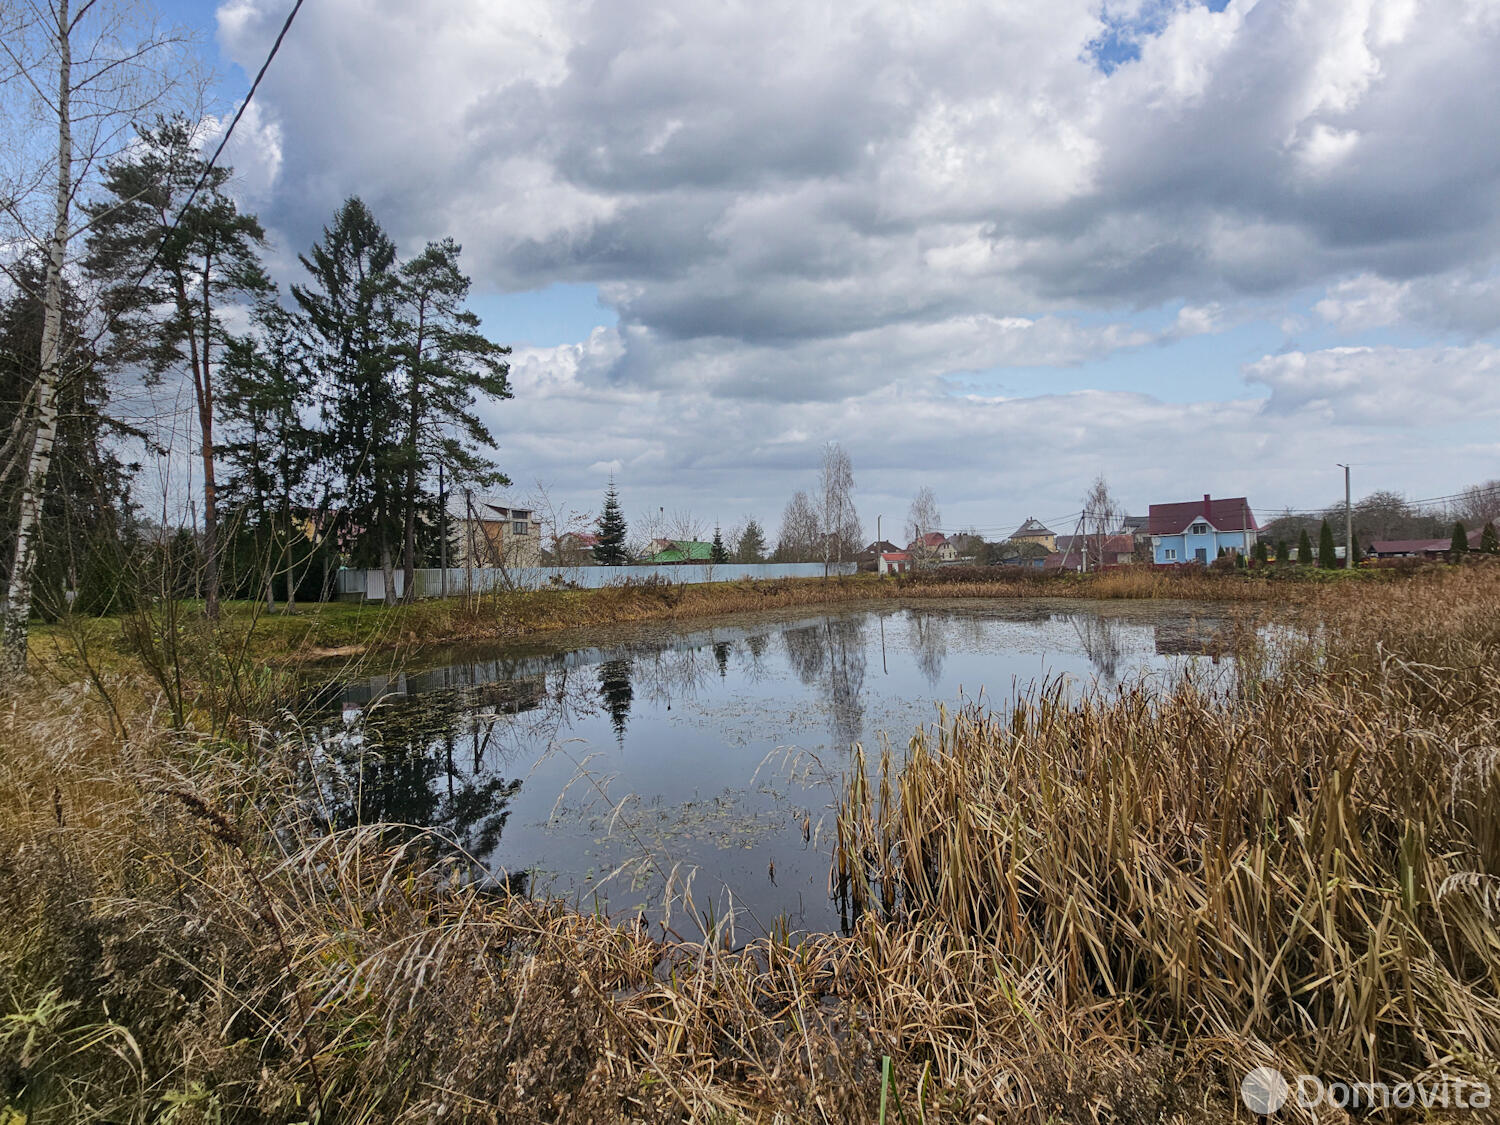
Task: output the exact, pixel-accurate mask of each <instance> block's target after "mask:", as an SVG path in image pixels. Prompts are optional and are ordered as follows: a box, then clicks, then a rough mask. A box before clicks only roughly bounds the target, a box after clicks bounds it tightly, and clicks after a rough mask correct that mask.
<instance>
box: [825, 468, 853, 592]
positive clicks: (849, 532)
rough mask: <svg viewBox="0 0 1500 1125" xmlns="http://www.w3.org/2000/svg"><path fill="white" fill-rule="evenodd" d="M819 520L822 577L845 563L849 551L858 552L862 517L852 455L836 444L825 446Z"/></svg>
mask: <svg viewBox="0 0 1500 1125" xmlns="http://www.w3.org/2000/svg"><path fill="white" fill-rule="evenodd" d="M818 485H819V491H820V493H821V495H820V497H819V500H820V504H819V509H818V518H819V520H820V522H821V523H822V528H821V533H822V534H821V538H822V540H823V577H825V578H826V577H828V569H829V566H830V564H831V563H833V562H839V563H842V562H843V561H844V553H845V552H846V551H849V552H853V551H856V550H858V549H859V548H858V540H859V538H860V527H859V515H858V514H857V513H856V512H855V510H854V466H853V464H852V463H851V462H850V460H849V454H848V452H846V451H845V449H844V447H843V446H842V445H840V444H839V443H838V442H836V441H830V442H829V443H828V444H826V445H825V446H823V465H822V469H821V471H820V472H819V475H818Z"/></svg>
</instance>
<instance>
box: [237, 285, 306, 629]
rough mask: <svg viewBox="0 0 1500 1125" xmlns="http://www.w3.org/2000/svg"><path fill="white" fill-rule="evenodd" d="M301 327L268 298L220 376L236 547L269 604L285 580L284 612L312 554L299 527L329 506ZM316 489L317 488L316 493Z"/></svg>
mask: <svg viewBox="0 0 1500 1125" xmlns="http://www.w3.org/2000/svg"><path fill="white" fill-rule="evenodd" d="M304 327H305V326H304V325H303V323H302V322H301V320H300V318H299V317H297V316H296V315H295V314H294V313H291V312H289V311H287V310H286V309H284V308H282V307H281V306H280V305H279V304H277V303H276V301H275V300H274V299H273V298H272V297H271V296H269V295H268V296H267V297H266V298H265V299H263V300H262V301H260V302H259V303H258V304H257V306H256V308H255V311H254V313H253V314H252V329H251V332H250V334H248V335H245V336H241V337H238V338H236V339H233V340H231V341H230V343H229V346H228V349H227V350H226V351H225V354H224V361H223V363H222V364H220V368H219V369H220V373H221V375H222V377H223V383H224V386H223V394H222V396H221V399H220V401H221V402H222V404H223V413H224V422H225V425H224V430H225V434H226V437H227V438H228V440H227V441H226V442H225V443H224V445H223V447H222V450H221V452H222V455H223V459H224V464H225V468H226V470H227V472H226V476H225V488H224V493H225V499H226V501H227V505H226V506H227V507H228V508H230V509H231V510H232V511H234V513H235V516H236V519H235V529H236V531H237V533H238V534H237V535H236V536H235V538H236V541H237V542H238V543H240V544H243V545H245V546H246V547H248V549H249V554H250V557H249V558H248V559H246V560H244V561H245V562H247V563H248V568H249V570H250V572H251V573H252V574H253V575H255V577H254V579H253V582H254V585H255V586H256V587H257V588H258V590H259V592H260V593H261V594H262V595H263V596H264V597H265V599H266V603H267V605H268V606H274V605H275V601H276V597H275V588H276V580H277V578H278V577H284V579H285V584H286V590H287V608H288V609H289V610H290V609H291V608H293V607H294V605H295V603H296V598H297V582H298V578H299V574H300V573H301V570H302V568H303V567H304V566H305V565H306V563H307V560H308V558H309V556H310V554H311V549H312V543H311V542H310V541H309V539H308V537H307V536H306V535H305V534H303V527H304V526H305V524H306V521H307V520H308V519H309V518H313V514H314V511H315V510H317V509H321V508H323V507H325V506H326V504H327V497H326V495H323V496H320V495H319V492H320V491H325V492H326V482H320V480H319V477H320V475H321V474H320V473H319V464H320V461H321V456H322V452H323V442H322V434H321V433H320V432H319V431H317V430H315V429H314V428H313V427H312V426H310V425H309V424H308V422H307V420H306V419H307V417H308V416H309V415H310V414H311V409H312V407H313V405H314V403H313V398H312V391H313V379H312V373H311V371H310V370H309V368H308V363H307V355H306V349H305V345H304V340H303V331H304ZM320 484H321V485H322V487H321V488H320Z"/></svg>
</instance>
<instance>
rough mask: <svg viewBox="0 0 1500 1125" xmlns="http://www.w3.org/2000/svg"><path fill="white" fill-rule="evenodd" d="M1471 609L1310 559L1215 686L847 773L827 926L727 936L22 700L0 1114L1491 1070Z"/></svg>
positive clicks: (926, 1116) (9, 760) (1492, 677)
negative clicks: (1316, 589)
mask: <svg viewBox="0 0 1500 1125" xmlns="http://www.w3.org/2000/svg"><path fill="white" fill-rule="evenodd" d="M1497 606H1500V577H1497V576H1495V575H1493V574H1489V573H1486V572H1479V571H1472V572H1463V573H1454V574H1451V575H1444V576H1439V577H1438V578H1436V579H1433V580H1431V581H1425V580H1424V581H1418V582H1413V583H1403V584H1392V585H1387V584H1385V583H1380V584H1378V585H1377V584H1373V583H1359V584H1357V585H1351V586H1349V587H1348V588H1344V587H1342V586H1341V587H1339V588H1336V589H1331V590H1329V591H1327V592H1320V593H1319V595H1318V597H1317V598H1316V599H1315V600H1314V602H1313V604H1311V605H1309V606H1308V607H1307V608H1306V610H1305V612H1306V614H1307V617H1306V621H1305V624H1307V625H1308V626H1309V628H1308V629H1307V630H1306V631H1305V634H1304V639H1303V640H1302V641H1299V642H1288V644H1290V646H1291V647H1290V648H1288V649H1287V650H1285V651H1281V652H1279V653H1274V654H1267V653H1265V652H1257V651H1255V646H1256V645H1258V644H1259V643H1260V642H1256V641H1254V640H1253V638H1250V637H1247V638H1246V639H1245V641H1244V644H1245V646H1246V647H1245V649H1244V653H1243V655H1244V659H1243V660H1242V662H1241V664H1240V668H1241V670H1242V672H1243V675H1242V676H1241V678H1240V681H1239V683H1238V684H1237V685H1236V686H1235V687H1233V688H1232V689H1231V688H1228V687H1226V686H1224V685H1206V684H1194V683H1191V682H1190V683H1186V684H1183V685H1181V686H1179V687H1177V688H1175V689H1173V690H1170V691H1163V690H1161V689H1159V688H1158V689H1152V688H1149V687H1147V686H1145V685H1139V686H1135V687H1127V688H1125V689H1122V690H1120V691H1118V692H1117V693H1114V694H1110V695H1100V696H1094V697H1091V698H1086V699H1083V700H1081V701H1070V700H1068V699H1065V698H1064V697H1063V696H1062V695H1060V694H1059V693H1056V692H1049V691H1047V690H1045V689H1038V690H1037V691H1036V692H1034V693H1032V694H1030V695H1028V696H1027V697H1025V698H1023V699H1021V700H1018V701H1017V702H1016V704H1015V706H1014V707H1011V708H1008V709H1007V710H1006V711H1005V712H1004V713H999V714H996V713H988V712H981V711H978V710H973V709H970V710H965V711H961V712H959V713H958V714H955V715H953V716H951V717H950V718H947V719H946V720H945V721H944V723H943V724H942V725H941V727H940V729H938V730H937V731H936V732H934V733H931V734H923V735H919V736H918V737H917V738H915V739H914V740H913V741H912V743H911V745H910V746H909V748H908V749H907V751H906V752H905V753H904V754H901V755H898V754H896V753H895V752H888V753H887V754H885V755H883V756H882V758H881V759H880V760H879V761H877V762H874V763H871V764H870V765H868V766H866V764H865V763H864V761H863V759H862V758H860V759H856V765H855V768H854V769H853V770H852V771H851V775H850V778H849V783H848V789H847V792H846V793H845V796H844V800H843V804H842V807H841V810H840V815H839V825H838V828H839V831H838V847H837V851H836V852H835V856H834V859H835V863H836V865H841V867H840V866H835V870H834V882H835V885H836V888H837V884H838V881H839V880H838V873H839V870H840V869H841V870H842V872H843V875H844V879H845V881H844V883H843V886H842V889H843V890H844V891H845V892H846V893H847V894H848V895H849V896H850V897H851V899H853V900H855V901H856V902H857V903H858V904H859V905H861V906H862V907H863V909H864V915H863V917H862V919H861V920H860V922H859V924H858V925H857V927H856V929H855V932H854V934H853V936H851V937H839V936H835V935H813V936H803V937H797V936H794V935H788V934H786V933H776V934H772V935H770V936H767V937H765V938H762V939H760V940H757V941H754V942H752V943H750V944H749V945H747V946H744V947H743V948H740V949H736V950H727V949H725V948H724V945H723V943H722V942H721V941H719V940H717V938H718V937H719V935H717V934H713V935H709V940H704V941H695V942H678V941H672V942H661V941H654V940H651V939H650V938H649V937H648V936H647V935H646V934H645V933H643V932H641V931H639V930H636V929H634V928H631V927H625V928H620V927H616V926H613V925H610V924H608V923H607V922H606V921H604V920H601V919H596V918H593V917H589V916H584V915H579V914H577V913H575V912H572V911H570V910H568V909H566V908H564V907H562V906H560V905H558V904H555V903H547V902H534V901H530V900H526V899H521V898H514V897H510V896H508V895H506V894H505V893H503V892H499V891H493V890H486V889H485V888H483V887H482V886H480V885H478V884H476V883H475V881H474V880H473V879H472V878H471V877H470V876H471V874H472V870H471V868H470V867H469V865H468V863H467V861H466V860H465V858H464V857H463V856H461V855H457V854H455V853H454V852H453V851H452V850H451V849H449V848H447V847H446V846H445V845H444V844H443V842H442V841H438V840H434V839H431V838H430V837H428V836H426V835H425V834H421V833H416V832H404V833H393V832H391V831H390V830H389V826H382V825H370V826H365V827H363V828H359V829H355V830H350V831H347V832H341V833H329V832H327V831H326V829H325V827H324V819H323V818H321V817H320V816H319V815H317V811H316V809H309V808H308V807H307V806H306V804H305V801H304V797H305V794H304V793H303V792H302V791H300V790H299V789H298V788H297V786H296V778H297V776H298V773H299V769H300V767H301V765H302V760H303V755H304V754H305V752H306V750H305V747H302V746H299V745H298V744H297V743H296V742H295V741H277V740H274V739H269V738H264V737H259V738H246V739H243V740H240V741H238V742H234V743H230V742H226V741H223V740H222V739H210V738H206V737H195V736H192V735H191V734H189V733H186V732H184V731H183V730H181V729H174V724H173V723H171V722H170V721H169V719H170V716H169V715H168V714H165V713H160V712H158V713H153V712H152V710H151V702H150V700H146V701H144V702H141V703H139V704H137V705H136V706H135V707H134V709H133V710H131V711H130V713H129V714H128V715H127V716H126V719H127V720H128V721H127V722H125V723H123V724H121V723H112V722H111V720H110V713H111V712H109V711H108V709H106V708H105V707H104V706H103V704H102V703H101V701H100V699H99V697H98V691H97V688H91V689H87V690H86V689H84V688H78V687H68V688H53V689H43V688H40V687H35V688H32V689H29V690H28V691H24V692H21V693H19V694H17V695H15V696H13V697H11V698H10V699H8V700H6V701H5V703H6V706H5V710H4V712H3V713H0V747H3V751H0V754H3V756H0V1004H3V1011H0V1119H3V1117H4V1114H5V1113H6V1112H8V1111H9V1110H12V1109H13V1110H14V1111H16V1112H20V1113H25V1114H27V1115H29V1116H28V1118H27V1119H28V1120H30V1121H33V1122H43V1121H88V1120H98V1121H102V1120H111V1121H122V1122H123V1121H132V1122H146V1121H152V1122H176V1123H185V1122H196V1121H203V1122H207V1121H220V1122H238V1121H268V1120H271V1121H304V1120H322V1121H360V1122H387V1121H402V1122H428V1121H436V1120H443V1121H447V1120H454V1121H580V1122H600V1121H616V1120H642V1121H682V1120H696V1121H740V1120H743V1121H767V1122H769V1121H773V1120H776V1119H777V1117H778V1115H780V1118H779V1119H780V1120H783V1121H788V1120H794V1121H804V1120H806V1121H824V1122H843V1121H880V1120H882V1119H883V1120H884V1121H886V1122H896V1121H905V1122H908V1123H917V1122H937V1121H975V1120H980V1119H981V1115H983V1116H984V1117H985V1118H987V1119H989V1120H991V1121H1000V1120H1017V1121H1037V1122H1044V1121H1048V1122H1050V1121H1058V1122H1062V1121H1066V1122H1075V1121H1076V1122H1087V1121H1106V1120H1107V1121H1117V1122H1137V1121H1138V1122H1146V1121H1153V1122H1157V1121H1192V1122H1204V1123H1208V1122H1222V1121H1228V1120H1249V1117H1248V1114H1247V1113H1246V1111H1245V1110H1244V1108H1243V1107H1242V1106H1241V1105H1240V1103H1239V1100H1238V1082H1239V1079H1240V1077H1241V1076H1242V1075H1243V1073H1244V1071H1245V1069H1246V1068H1247V1067H1248V1066H1251V1065H1256V1064H1260V1063H1267V1064H1272V1065H1279V1066H1281V1067H1283V1069H1288V1070H1304V1069H1305V1070H1307V1071H1309V1072H1310V1073H1315V1074H1322V1075H1324V1076H1327V1077H1339V1078H1347V1079H1368V1078H1375V1077H1387V1076H1395V1077H1400V1078H1403V1079H1404V1078H1410V1077H1413V1076H1415V1075H1416V1074H1418V1073H1420V1072H1423V1071H1427V1072H1431V1073H1438V1072H1445V1073H1458V1074H1464V1075H1471V1076H1474V1077H1478V1078H1484V1079H1487V1080H1489V1081H1491V1082H1493V1081H1495V1075H1494V1063H1495V1060H1496V1058H1497V1054H1500V1001H1497V995H1500V917H1497V909H1496V900H1497V887H1500V751H1497V747H1500V679H1497V677H1500V618H1497V614H1496V612H1495V611H1496V608H1497ZM1313 626H1316V628H1313ZM1262 669H1267V671H1265V672H1264V673H1262V671H1261V670H1262ZM112 686H113V687H114V688H115V692H114V698H115V705H116V706H117V707H118V706H123V704H122V703H121V701H122V700H124V699H125V698H127V696H128V692H127V691H125V690H124V689H123V688H122V687H121V686H120V685H112ZM176 726H177V727H181V724H176ZM121 729H123V730H125V731H126V732H128V733H126V734H124V735H122V734H121V733H120V731H121ZM1290 1112H1291V1111H1290V1110H1289V1111H1285V1114H1286V1115H1289V1114H1290Z"/></svg>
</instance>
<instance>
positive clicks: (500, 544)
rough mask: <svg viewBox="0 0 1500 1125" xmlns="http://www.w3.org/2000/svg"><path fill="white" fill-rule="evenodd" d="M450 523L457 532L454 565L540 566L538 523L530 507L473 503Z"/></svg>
mask: <svg viewBox="0 0 1500 1125" xmlns="http://www.w3.org/2000/svg"><path fill="white" fill-rule="evenodd" d="M454 522H455V524H456V525H457V530H458V558H457V559H456V560H455V562H454V564H453V565H455V566H460V567H467V566H475V567H485V566H504V567H517V566H541V565H542V523H541V521H540V520H539V519H537V517H536V512H534V511H532V509H530V508H518V507H515V506H513V505H511V504H506V503H491V502H489V501H475V502H474V504H473V506H472V508H471V509H470V510H468V511H463V512H460V513H459V514H458V515H457V517H456V518H455V520H454Z"/></svg>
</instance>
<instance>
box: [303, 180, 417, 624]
mask: <svg viewBox="0 0 1500 1125" xmlns="http://www.w3.org/2000/svg"><path fill="white" fill-rule="evenodd" d="M301 262H302V265H303V266H304V267H305V268H306V270H307V272H308V274H309V281H308V284H306V285H293V286H292V296H293V297H294V298H295V299H296V301H297V304H298V306H300V308H301V310H302V312H303V313H304V314H305V315H306V317H307V322H308V326H309V330H310V333H309V334H310V337H311V341H312V344H313V349H314V354H313V357H312V359H313V361H314V362H315V363H316V365H317V367H318V369H319V371H320V375H321V386H320V388H319V389H320V392H321V398H322V410H323V413H324V418H325V422H326V428H327V433H328V440H329V444H330V449H331V451H332V452H331V456H332V458H333V460H334V465H333V468H334V472H335V479H336V484H337V488H338V503H339V517H338V518H339V523H340V524H341V526H340V527H339V528H338V529H337V530H338V532H339V533H340V538H342V539H344V540H345V541H347V542H349V543H350V545H351V547H352V551H351V553H352V555H353V558H354V560H355V561H356V562H359V563H361V564H363V565H369V564H370V563H372V562H373V563H375V564H376V565H378V566H379V567H380V569H381V572H382V574H383V575H384V578H385V602H386V604H387V605H390V604H393V603H394V602H395V600H396V580H395V578H396V571H395V555H394V550H395V544H396V543H397V542H398V541H399V540H400V537H401V532H402V520H401V495H402V487H403V483H404V478H405V473H404V469H405V462H404V460H403V455H402V449H403V445H402V434H403V427H402V406H403V403H402V400H401V394H400V388H399V387H398V385H397V382H396V373H397V370H398V368H399V363H400V358H401V357H400V352H399V349H398V340H397V338H396V335H395V325H396V314H397V311H398V309H397V304H398V300H399V283H400V276H399V273H398V270H397V265H396V244H395V243H394V242H392V241H391V239H390V237H389V236H388V235H387V234H386V233H385V231H384V230H382V229H381V227H380V224H379V223H377V222H376V221H375V217H374V216H373V215H372V214H371V213H370V209H369V208H368V207H366V206H365V205H364V202H363V201H362V200H360V199H359V197H358V196H351V197H350V198H349V199H347V200H345V202H344V204H343V206H341V207H340V208H339V209H338V211H337V212H336V213H335V215H334V217H333V222H332V223H331V224H330V225H329V226H326V227H324V228H323V237H322V240H321V241H320V242H318V243H317V244H316V245H314V246H313V248H312V250H311V251H310V252H309V253H308V254H306V255H303V256H302V257H301Z"/></svg>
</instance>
